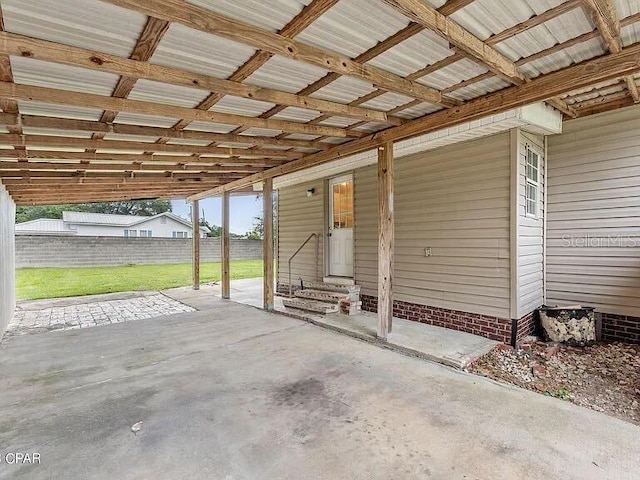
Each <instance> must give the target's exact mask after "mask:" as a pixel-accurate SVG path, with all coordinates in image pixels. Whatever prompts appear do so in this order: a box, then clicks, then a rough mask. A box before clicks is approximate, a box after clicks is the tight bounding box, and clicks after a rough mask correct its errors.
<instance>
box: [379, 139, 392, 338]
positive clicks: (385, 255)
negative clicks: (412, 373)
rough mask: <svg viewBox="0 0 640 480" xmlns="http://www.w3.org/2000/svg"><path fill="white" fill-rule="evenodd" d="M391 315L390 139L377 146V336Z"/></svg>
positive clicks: (384, 331)
mask: <svg viewBox="0 0 640 480" xmlns="http://www.w3.org/2000/svg"><path fill="white" fill-rule="evenodd" d="M392 316H393V142H386V143H384V144H383V145H381V146H380V147H378V338H379V339H380V340H385V341H386V340H387V335H388V334H389V333H390V332H391V319H392Z"/></svg>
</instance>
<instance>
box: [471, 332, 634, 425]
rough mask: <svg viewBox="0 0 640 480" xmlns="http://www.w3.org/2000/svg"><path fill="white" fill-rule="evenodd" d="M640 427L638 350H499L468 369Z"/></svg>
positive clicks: (540, 346)
mask: <svg viewBox="0 0 640 480" xmlns="http://www.w3.org/2000/svg"><path fill="white" fill-rule="evenodd" d="M467 370H468V371H470V372H473V373H475V374H478V375H483V376H485V377H489V378H492V379H494V380H498V381H503V382H507V383H511V384H513V385H517V386H519V387H522V388H526V389H528V390H533V391H536V392H539V393H541V394H545V395H550V396H553V397H557V398H561V399H563V400H569V401H571V402H573V403H575V404H577V405H581V406H583V407H587V408H591V409H593V410H596V411H599V412H604V413H607V414H609V415H612V416H614V417H618V418H620V419H622V420H626V421H628V422H631V423H635V424H637V425H640V345H629V344H624V343H602V344H597V345H594V346H592V347H585V348H575V347H568V346H564V345H559V344H548V343H544V342H539V341H535V340H530V341H526V342H524V343H523V344H522V345H521V346H520V347H518V348H517V349H513V348H511V347H509V346H507V345H499V346H498V347H496V349H494V350H493V351H492V352H490V353H488V354H487V355H484V356H483V357H481V358H479V359H478V360H476V361H475V362H474V363H473V364H472V365H470V366H469V367H468V368H467Z"/></svg>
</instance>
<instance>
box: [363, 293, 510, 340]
mask: <svg viewBox="0 0 640 480" xmlns="http://www.w3.org/2000/svg"><path fill="white" fill-rule="evenodd" d="M360 300H362V310H366V311H368V312H377V311H378V299H377V298H376V297H374V296H371V295H360ZM393 316H394V317H397V318H404V319H406V320H412V321H414V322H420V323H426V324H428V325H434V326H436V327H445V328H450V329H452V330H460V331H462V332H467V333H473V334H474V335H480V336H482V337H486V338H490V339H492V340H497V341H499V342H504V343H509V342H510V341H511V320H508V319H504V318H498V317H492V316H489V315H480V314H478V313H469V312H462V311H459V310H448V309H446V308H438V307H430V306H427V305H419V304H416V303H409V302H401V301H398V300H394V301H393ZM518 330H520V329H518Z"/></svg>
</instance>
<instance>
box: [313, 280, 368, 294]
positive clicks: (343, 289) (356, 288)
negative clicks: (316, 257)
mask: <svg viewBox="0 0 640 480" xmlns="http://www.w3.org/2000/svg"><path fill="white" fill-rule="evenodd" d="M304 288H305V290H321V291H323V292H334V293H347V294H352V293H356V294H360V285H337V284H334V283H324V282H308V283H305V284H304Z"/></svg>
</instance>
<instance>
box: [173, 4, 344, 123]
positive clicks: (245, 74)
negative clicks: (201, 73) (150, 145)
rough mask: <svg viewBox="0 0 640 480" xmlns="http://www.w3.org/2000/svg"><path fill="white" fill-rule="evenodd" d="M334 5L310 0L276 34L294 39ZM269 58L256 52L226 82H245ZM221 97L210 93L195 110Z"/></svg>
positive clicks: (268, 54) (270, 55)
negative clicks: (310, 0)
mask: <svg viewBox="0 0 640 480" xmlns="http://www.w3.org/2000/svg"><path fill="white" fill-rule="evenodd" d="M336 3H338V0H312V2H311V3H310V4H309V5H307V6H306V7H304V8H303V9H302V11H301V12H300V13H299V14H298V15H296V16H295V17H294V18H293V19H292V20H291V21H290V22H289V23H287V24H286V25H285V26H284V27H283V28H282V30H280V31H279V32H278V33H279V34H280V35H282V36H283V37H287V38H294V37H295V36H296V35H299V34H300V33H301V32H302V31H303V30H304V29H305V28H307V27H308V26H309V25H311V24H312V23H313V22H314V21H316V20H317V19H318V18H320V17H321V16H322V15H323V14H324V13H325V12H326V11H327V10H329V9H330V8H331V7H333V6H334V5H335V4H336ZM271 57H273V54H271V53H269V52H265V51H264V50H258V51H257V52H256V53H255V54H254V55H253V56H252V57H251V58H250V59H249V60H247V61H246V62H245V63H243V64H242V65H241V66H240V67H238V69H237V70H236V71H235V72H233V73H232V74H231V75H230V76H229V78H228V80H232V81H236V82H242V81H244V80H246V79H247V78H249V76H251V75H252V74H253V73H254V72H255V71H257V70H258V69H259V68H260V67H262V66H263V65H264V64H266V63H267V62H268V61H269V59H270V58H271ZM223 97H224V95H222V94H220V93H212V94H211V95H209V96H208V97H207V98H205V99H204V100H203V101H202V102H201V103H200V105H198V107H197V108H200V109H203V110H209V109H210V108H211V107H212V106H214V105H215V104H216V103H218V102H219V101H220V100H221V99H222V98H223ZM189 123H190V122H188V121H186V120H180V121H179V122H178V123H177V124H176V125H174V128H176V129H178V130H181V129H183V128H185V127H186V126H187V125H189Z"/></svg>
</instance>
